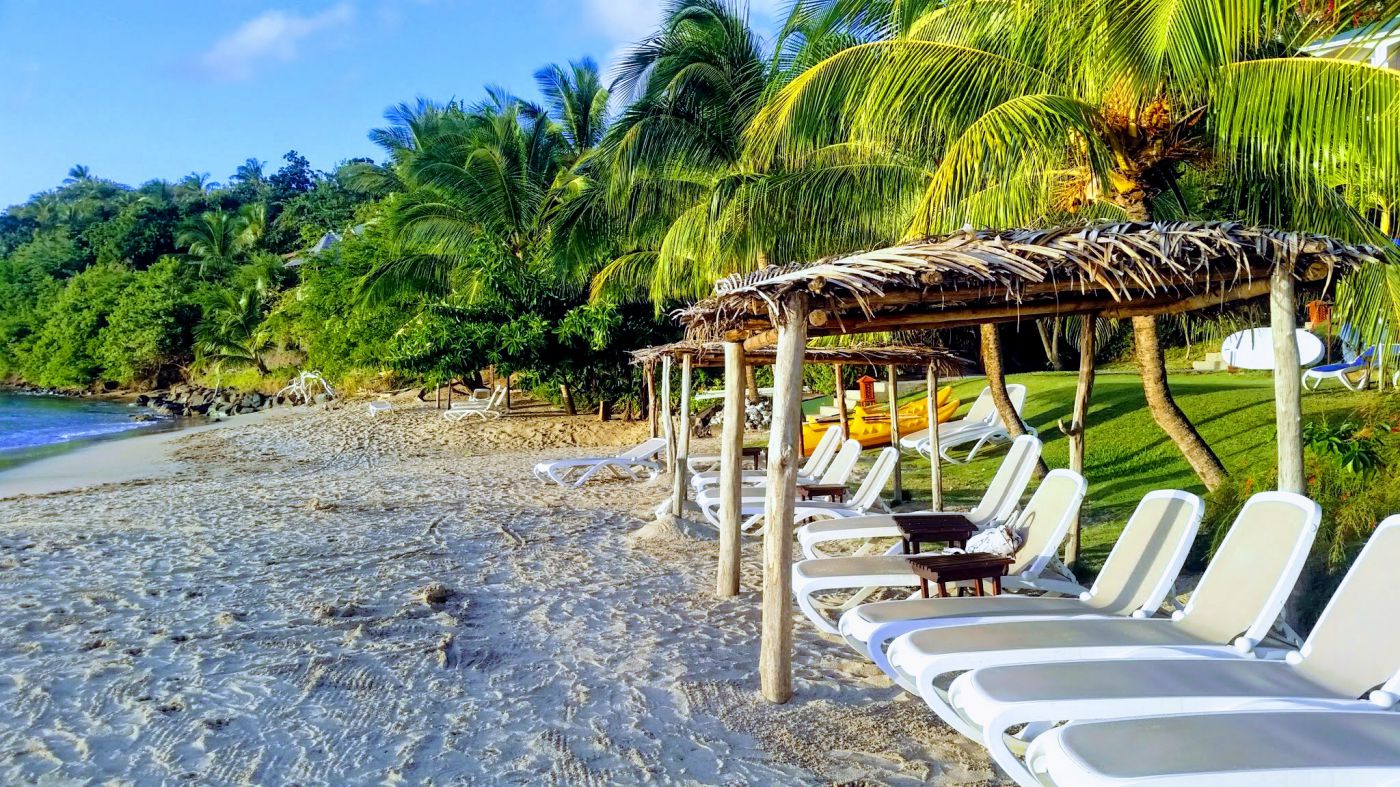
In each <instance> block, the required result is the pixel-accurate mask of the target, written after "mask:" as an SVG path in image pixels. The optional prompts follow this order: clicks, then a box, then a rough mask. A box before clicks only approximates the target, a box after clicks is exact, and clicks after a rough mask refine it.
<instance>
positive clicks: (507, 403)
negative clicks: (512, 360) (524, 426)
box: [506, 375, 510, 412]
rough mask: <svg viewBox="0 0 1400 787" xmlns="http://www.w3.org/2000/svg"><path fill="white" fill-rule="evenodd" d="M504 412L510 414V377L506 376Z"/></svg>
mask: <svg viewBox="0 0 1400 787" xmlns="http://www.w3.org/2000/svg"><path fill="white" fill-rule="evenodd" d="M506 412H510V375H506Z"/></svg>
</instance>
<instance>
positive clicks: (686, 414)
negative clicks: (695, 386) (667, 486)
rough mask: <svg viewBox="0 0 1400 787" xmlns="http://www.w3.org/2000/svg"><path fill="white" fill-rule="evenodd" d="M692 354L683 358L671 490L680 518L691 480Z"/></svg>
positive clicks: (683, 511)
mask: <svg viewBox="0 0 1400 787" xmlns="http://www.w3.org/2000/svg"><path fill="white" fill-rule="evenodd" d="M692 360H693V359H692V358H691V355H690V353H685V354H684V355H682V356H681V401H680V405H679V407H680V422H681V425H680V428H679V429H677V430H676V469H675V471H674V474H673V475H672V482H673V487H672V490H671V513H672V514H674V515H676V516H680V515H682V514H684V513H685V498H686V490H687V488H688V487H687V486H686V485H687V484H688V483H690V479H689V478H687V477H686V475H687V473H688V472H689V470H690V466H689V465H688V464H687V463H686V461H687V460H688V459H690V365H691V363H692Z"/></svg>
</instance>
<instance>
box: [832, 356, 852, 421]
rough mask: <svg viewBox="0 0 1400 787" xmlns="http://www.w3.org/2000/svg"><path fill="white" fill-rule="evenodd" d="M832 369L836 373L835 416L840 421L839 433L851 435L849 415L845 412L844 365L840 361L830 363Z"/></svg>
mask: <svg viewBox="0 0 1400 787" xmlns="http://www.w3.org/2000/svg"><path fill="white" fill-rule="evenodd" d="M831 368H832V371H834V372H835V373H836V402H835V404H836V417H837V419H839V420H840V422H841V434H842V435H843V436H844V437H850V436H851V416H850V414H849V413H847V412H846V378H845V376H844V375H845V373H846V365H845V364H842V363H838V364H832V367H831Z"/></svg>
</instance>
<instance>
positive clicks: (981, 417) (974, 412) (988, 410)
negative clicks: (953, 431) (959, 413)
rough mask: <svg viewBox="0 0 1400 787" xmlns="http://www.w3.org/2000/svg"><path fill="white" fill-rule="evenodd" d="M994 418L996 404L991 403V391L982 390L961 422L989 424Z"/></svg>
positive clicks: (989, 389) (988, 389)
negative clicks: (983, 422)
mask: <svg viewBox="0 0 1400 787" xmlns="http://www.w3.org/2000/svg"><path fill="white" fill-rule="evenodd" d="M1023 387H1024V386H1023ZM996 417H997V403H996V402H994V401H992V389H991V388H983V389H982V393H980V394H977V399H976V400H974V401H973V402H972V407H969V408H968V410H967V415H965V416H963V420H964V421H967V422H969V423H971V422H973V421H986V422H987V423H991V421H992V419H993V418H996Z"/></svg>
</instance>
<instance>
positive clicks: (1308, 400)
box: [871, 372, 1375, 573]
mask: <svg viewBox="0 0 1400 787" xmlns="http://www.w3.org/2000/svg"><path fill="white" fill-rule="evenodd" d="M1010 381H1011V382H1019V383H1024V384H1025V386H1026V388H1027V389H1028V393H1029V395H1028V397H1027V401H1026V413H1025V415H1026V420H1027V421H1028V422H1029V423H1030V424H1031V426H1033V427H1035V428H1036V429H1038V430H1040V437H1041V439H1043V440H1044V441H1045V453H1044V456H1045V461H1046V463H1047V464H1049V466H1050V467H1052V468H1055V467H1065V466H1066V465H1067V463H1068V461H1069V458H1068V451H1069V447H1068V442H1067V440H1066V438H1065V436H1064V434H1062V433H1061V432H1060V430H1059V429H1058V428H1057V426H1056V423H1057V421H1058V420H1059V419H1062V418H1063V419H1068V418H1069V414H1070V410H1071V407H1072V405H1073V401H1074V389H1075V383H1076V376H1075V374H1073V373H1066V372H1045V373H1036V374H1024V375H1013V376H1012V377H1011V378H1010ZM983 385H985V382H984V380H983V379H982V378H974V379H968V380H964V381H960V382H957V383H955V384H954V389H955V393H956V395H957V396H958V398H960V399H962V400H963V407H962V409H961V410H960V414H961V413H964V412H966V409H967V407H968V406H969V405H970V404H971V402H972V400H973V399H974V398H976V396H977V393H978V392H979V391H980V390H981V389H982V387H983ZM1171 387H1172V392H1173V393H1174V394H1175V396H1176V400H1177V403H1178V404H1180V406H1181V408H1182V410H1184V411H1185V412H1186V415H1187V416H1188V417H1189V418H1190V419H1191V420H1192V421H1193V422H1194V423H1195V424H1196V426H1197V428H1198V429H1200V431H1201V434H1202V435H1203V436H1204V437H1205V439H1206V441H1207V442H1208V443H1209V444H1210V445H1211V447H1212V448H1214V449H1215V451H1216V453H1217V454H1218V455H1219V456H1220V459H1221V461H1222V462H1224V463H1225V466H1226V468H1227V469H1228V470H1229V471H1230V472H1231V473H1233V474H1248V473H1250V472H1252V469H1253V471H1257V470H1262V469H1266V468H1272V467H1273V466H1274V465H1275V463H1276V458H1275V454H1274V451H1275V448H1274V406H1273V382H1272V378H1271V377H1270V376H1269V375H1268V374H1266V373H1237V374H1228V373H1224V372H1221V373H1211V374H1198V373H1180V374H1175V375H1173V376H1172V378H1171ZM1369 396H1375V394H1357V393H1352V392H1349V391H1345V390H1343V389H1341V388H1339V387H1336V388H1329V389H1327V390H1324V391H1321V392H1317V393H1308V392H1304V394H1303V413H1304V416H1303V417H1304V421H1305V422H1306V421H1308V420H1311V419H1313V418H1317V417H1319V416H1328V417H1332V418H1334V419H1335V418H1339V417H1344V416H1345V415H1346V414H1348V413H1350V412H1351V411H1352V410H1353V409H1354V408H1355V407H1356V406H1357V405H1359V404H1360V403H1361V402H1363V401H1365V399H1366V397H1369ZM1085 440H1086V445H1087V450H1086V453H1087V460H1086V466H1085V468H1084V475H1085V476H1086V477H1087V478H1088V480H1089V495H1088V497H1087V499H1086V500H1085V516H1084V522H1085V531H1084V542H1083V553H1082V558H1081V559H1082V561H1083V565H1084V567H1085V568H1087V569H1089V573H1092V572H1093V571H1095V570H1097V568H1098V566H1099V565H1100V564H1101V563H1102V562H1103V559H1104V557H1105V556H1106V555H1107V553H1108V550H1109V548H1110V547H1111V546H1112V544H1113V541H1114V540H1115V539H1116V538H1117V536H1118V533H1119V531H1120V530H1121V529H1122V526H1123V523H1124V521H1125V520H1126V519H1127V517H1128V515H1129V514H1130V513H1131V512H1132V509H1133V507H1134V506H1135V505H1136V504H1137V501H1138V500H1139V499H1140V498H1141V497H1142V495H1144V494H1145V493H1147V492H1148V491H1150V490H1153V489H1169V488H1170V489H1185V490H1189V491H1193V492H1196V493H1202V492H1204V488H1203V487H1202V486H1201V485H1200V483H1199V482H1198V481H1197V479H1196V476H1195V474H1194V473H1193V472H1192V471H1191V469H1190V467H1189V466H1188V465H1187V464H1186V461H1185V460H1184V459H1183V458H1182V456H1181V453H1180V452H1179V451H1177V449H1176V447H1175V445H1174V444H1172V443H1171V442H1169V441H1168V440H1167V439H1166V437H1165V435H1163V434H1162V432H1161V430H1159V429H1158V428H1157V425H1156V423H1155V422H1154V421H1153V420H1152V416H1151V414H1150V413H1148V411H1147V409H1146V405H1145V403H1144V401H1143V394H1142V386H1141V381H1140V378H1139V377H1138V375H1137V374H1135V373H1129V372H1111V373H1100V374H1099V375H1098V377H1097V379H1096V381H1095V383H1094V396H1093V401H1092V405H1091V407H1090V408H1089V419H1088V430H1087V432H1086V436H1085ZM1005 453H1006V451H1005V448H1004V447H997V448H994V449H991V450H988V451H985V452H984V453H980V454H979V455H978V457H977V459H976V460H975V461H974V462H972V463H971V464H967V465H951V464H945V465H944V473H943V478H944V489H945V501H946V504H947V505H948V506H949V507H954V508H966V507H970V506H971V505H973V504H974V503H975V502H976V501H977V499H978V498H979V497H980V496H981V494H982V492H983V490H984V489H985V488H986V485H987V482H988V481H989V480H990V479H991V476H992V474H993V473H995V472H996V468H997V466H998V464H999V463H1000V461H1001V459H1002V457H1003V456H1004V455H1005ZM871 458H873V452H871ZM904 487H905V489H906V490H908V491H909V492H911V493H912V494H913V498H914V503H915V504H920V503H922V504H923V505H927V503H928V501H929V498H930V491H929V465H928V462H927V460H924V459H923V458H921V457H914V456H912V455H910V454H905V460H904Z"/></svg>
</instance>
